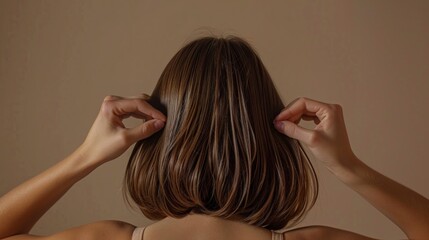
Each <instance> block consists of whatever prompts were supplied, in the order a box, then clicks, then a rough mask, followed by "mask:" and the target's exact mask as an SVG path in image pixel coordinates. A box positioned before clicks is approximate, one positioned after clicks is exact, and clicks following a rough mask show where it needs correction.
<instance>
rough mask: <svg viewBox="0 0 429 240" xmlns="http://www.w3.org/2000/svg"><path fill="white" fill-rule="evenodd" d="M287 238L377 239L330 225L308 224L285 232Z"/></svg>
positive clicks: (295, 239)
mask: <svg viewBox="0 0 429 240" xmlns="http://www.w3.org/2000/svg"><path fill="white" fill-rule="evenodd" d="M284 238H285V239H286V240H314V239H327V240H340V239H341V240H375V239H374V238H370V237H367V236H363V235H360V234H357V233H354V232H350V231H346V230H342V229H338V228H333V227H328V226H321V225H315V226H307V227H301V228H295V229H293V230H289V231H287V232H285V233H284Z"/></svg>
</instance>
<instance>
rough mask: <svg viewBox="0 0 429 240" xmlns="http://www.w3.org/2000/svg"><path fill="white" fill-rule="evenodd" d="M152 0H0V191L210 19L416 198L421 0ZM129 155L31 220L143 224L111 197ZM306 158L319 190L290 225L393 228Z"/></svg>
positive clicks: (389, 235)
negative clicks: (335, 112)
mask: <svg viewBox="0 0 429 240" xmlns="http://www.w3.org/2000/svg"><path fill="white" fill-rule="evenodd" d="M162 2H165V1H105V0H103V1H101V0H100V1H54V0H52V1H1V2H0V34H1V35H0V109H1V113H0V114H1V115H0V131H1V138H0V159H1V160H0V194H4V193H6V192H7V191H8V190H10V189H11V188H12V187H14V186H16V185H17V184H19V183H21V182H22V181H24V180H26V179H28V178H29V177H31V176H34V175H35V174H37V173H39V172H41V171H42V170H44V169H46V168H48V167H49V166H51V165H52V164H54V163H55V162H57V161H60V160H61V159H63V158H64V157H66V156H67V155H68V154H69V153H71V152H72V151H73V150H74V149H75V148H76V147H77V146H79V144H80V143H81V142H82V141H83V139H84V137H85V136H86V133H87V131H88V130H89V128H90V126H91V125H92V122H93V121H94V119H95V117H96V115H97V113H98V110H99V107H100V105H101V102H102V99H103V97H104V96H106V95H108V94H115V95H124V96H128V95H136V94H138V93H140V92H146V93H150V92H151V91H152V89H153V87H154V86H155V83H156V81H157V79H158V77H159V76H160V74H161V71H162V70H163V69H164V67H165V65H166V64H167V62H168V61H169V60H170V58H171V57H172V56H173V54H174V53H176V51H177V50H178V49H179V48H180V47H182V46H183V44H184V42H185V41H187V40H190V39H194V38H196V37H198V36H201V35H204V34H207V32H209V31H212V32H213V33H218V34H224V35H226V34H236V35H238V36H241V37H243V38H245V39H247V40H248V41H249V42H250V43H251V44H252V45H253V46H254V47H255V48H256V50H257V51H258V52H259V54H260V56H261V57H262V60H263V61H264V63H265V64H266V66H267V68H268V70H269V71H270V73H271V75H272V77H273V79H274V81H275V84H276V85H277V86H278V89H279V91H280V92H281V94H282V97H283V99H284V101H285V104H287V103H288V102H289V101H291V100H293V99H295V98H296V97H299V96H307V97H310V98H314V99H318V100H320V101H325V102H330V103H339V104H341V105H342V106H343V108H344V114H345V120H346V124H347V128H348V132H349V137H350V139H351V140H350V141H351V144H352V147H353V149H354V151H355V153H356V155H358V156H359V157H360V158H361V159H363V160H364V161H365V162H366V163H368V164H369V165H370V166H372V167H374V168H375V169H377V170H379V171H381V172H382V173H384V174H385V175H387V176H389V177H391V178H393V179H395V180H397V181H399V182H401V183H403V184H404V185H406V186H409V187H411V188H412V189H414V190H416V191H418V192H420V193H422V194H423V195H424V196H426V197H428V196H429V188H428V187H427V182H428V180H429V178H428V175H427V169H428V167H429V162H428V161H427V140H426V139H427V136H428V135H429V128H428V127H427V121H428V119H429V114H428V112H427V110H428V103H429V95H428V92H429V83H428V76H429V67H428V65H429V64H428V63H429V61H428V59H429V31H428V29H427V27H428V25H429V14H428V12H429V4H428V2H427V1H289V2H286V1H272V2H269V3H268V1H264V3H262V2H263V1H246V2H245V1H226V0H225V1H207V2H203V1H198V0H195V1H189V0H188V1H175V2H173V1H171V2H172V3H168V4H167V3H162ZM207 29H208V30H207ZM135 123H136V121H128V122H127V124H129V126H132V125H133V124H134V125H135ZM307 126H312V125H311V124H308V125H307ZM130 153H131V151H130V149H129V150H128V151H127V152H126V153H125V154H124V155H123V156H121V157H120V158H119V159H117V160H116V161H114V162H111V163H109V164H106V165H104V166H102V167H100V168H99V169H97V170H96V171H95V172H93V173H92V174H91V175H90V176H88V177H87V178H86V179H84V180H83V181H81V182H79V183H78V184H76V185H75V186H74V187H73V188H72V189H71V190H70V191H69V192H68V193H67V194H66V195H65V196H64V197H63V198H62V199H61V200H60V201H59V202H58V203H57V204H56V205H55V206H54V207H52V208H51V210H50V211H49V212H48V213H47V214H46V215H45V216H44V217H43V218H42V219H41V220H40V221H39V222H38V223H37V224H36V226H35V228H34V232H35V233H43V234H48V233H53V232H55V231H60V230H62V229H65V228H69V227H72V226H75V225H80V224H84V223H88V222H92V221H96V220H101V219H119V220H124V221H129V222H131V223H133V224H136V225H145V224H149V223H151V221H149V220H147V219H145V218H144V217H143V216H141V215H140V214H139V213H137V212H132V211H131V210H130V209H128V208H127V207H126V205H125V203H124V201H123V199H122V195H121V183H122V177H123V174H124V170H125V164H126V161H127V159H128V156H129V154H130ZM315 165H316V168H317V172H318V173H319V176H320V181H321V183H320V187H321V193H320V198H319V201H318V203H317V205H316V207H315V208H314V209H313V210H312V211H311V212H310V214H309V216H308V218H307V219H306V220H305V221H304V222H303V223H302V224H301V225H308V224H322V225H329V226H334V227H339V228H344V229H347V230H351V231H356V232H360V233H363V234H367V235H368V236H372V237H376V238H384V239H400V238H404V237H405V235H403V234H402V233H401V231H400V230H399V228H397V227H396V226H395V225H394V224H392V223H391V222H390V221H389V220H388V219H387V218H385V217H384V216H383V215H381V214H380V213H379V212H377V211H376V210H375V209H374V208H373V207H372V206H371V205H369V204H368V203H367V202H365V201H364V200H362V199H361V198H360V197H359V196H358V195H357V194H356V193H354V192H352V191H351V190H349V189H348V188H347V187H346V186H344V185H343V184H342V183H340V182H339V181H337V180H336V179H334V177H333V176H332V175H330V174H329V173H328V172H327V171H326V170H325V169H324V168H323V167H322V166H320V165H319V164H317V163H315Z"/></svg>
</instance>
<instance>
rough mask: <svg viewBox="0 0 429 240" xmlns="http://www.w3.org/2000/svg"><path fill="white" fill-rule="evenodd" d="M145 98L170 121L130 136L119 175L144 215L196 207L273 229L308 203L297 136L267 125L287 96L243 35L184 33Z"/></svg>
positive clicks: (313, 188) (311, 184)
mask: <svg viewBox="0 0 429 240" xmlns="http://www.w3.org/2000/svg"><path fill="white" fill-rule="evenodd" d="M148 102H149V103H150V104H152V105H153V106H154V107H156V108H158V109H159V110H160V111H162V112H163V113H164V114H165V115H166V116H167V122H166V125H165V127H164V129H162V130H161V131H159V132H157V133H155V134H154V135H152V136H151V137H149V138H147V139H144V140H141V141H138V142H137V143H136V144H135V146H134V149H133V151H132V154H131V157H130V159H129V162H128V166H127V169H126V174H125V181H124V185H125V188H124V193H125V194H126V197H127V201H128V202H130V199H131V200H132V201H133V202H134V203H135V204H136V205H137V206H138V207H139V209H140V210H141V211H142V213H143V214H144V215H145V216H146V217H147V218H149V219H151V220H159V219H162V218H165V217H167V216H171V217H176V218H181V217H184V216H186V215H187V214H189V213H197V214H206V215H210V216H216V217H221V218H225V219H234V220H240V221H243V222H246V223H248V224H252V225H256V226H260V227H264V228H267V229H271V230H279V229H282V228H285V227H290V226H291V225H294V224H296V223H298V222H299V221H300V220H302V218H303V217H304V216H305V214H306V213H307V212H308V210H309V209H310V208H311V207H312V206H313V205H314V203H315V201H316V199H317V195H318V181H317V177H316V174H315V171H314V169H313V166H312V165H311V163H310V161H309V159H308V156H307V154H306V153H305V151H304V149H303V148H302V146H301V144H300V142H299V141H297V140H295V139H292V138H289V137H288V136H286V135H284V134H281V133H279V132H278V131H277V130H276V129H275V128H274V126H273V119H274V117H275V116H276V115H277V114H278V113H279V112H280V111H281V110H282V109H283V108H284V104H283V103H282V100H281V98H280V96H279V94H278V93H277V91H276V88H275V86H274V84H273V82H272V80H271V77H270V75H269V74H268V72H267V70H266V68H265V67H264V65H263V63H262V61H261V59H260V57H259V56H258V55H257V53H256V52H255V50H253V49H252V47H251V46H250V45H249V43H247V42H246V41H245V40H243V39H241V38H239V37H235V36H228V37H226V38H223V37H222V38H217V37H202V38H199V39H196V40H193V41H191V42H189V43H188V44H186V45H185V46H184V47H183V48H182V49H180V50H179V52H177V53H176V54H175V55H174V57H173V58H172V59H171V60H170V62H169V63H168V64H167V66H166V67H165V69H164V71H163V72H162V74H161V76H160V78H159V80H158V83H157V85H156V87H155V89H154V90H153V92H152V94H151V98H150V99H149V100H148Z"/></svg>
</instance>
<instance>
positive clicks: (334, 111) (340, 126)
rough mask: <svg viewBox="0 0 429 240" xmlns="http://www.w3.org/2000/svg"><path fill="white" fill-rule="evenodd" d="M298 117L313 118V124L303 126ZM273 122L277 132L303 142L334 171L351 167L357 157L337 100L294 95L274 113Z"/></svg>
mask: <svg viewBox="0 0 429 240" xmlns="http://www.w3.org/2000/svg"><path fill="white" fill-rule="evenodd" d="M301 119H303V120H313V121H314V123H315V124H316V126H315V127H314V129H306V128H303V127H301V126H299V125H298V123H299V122H300V120H301ZM274 125H275V127H276V129H277V130H278V131H279V132H281V133H283V134H285V135H287V136H289V137H291V138H294V139H297V140H299V141H301V142H303V143H304V144H305V145H306V146H307V147H308V149H309V150H310V151H311V152H312V154H313V155H314V156H315V157H316V158H317V159H318V160H320V161H321V162H323V163H324V165H325V166H326V167H327V168H328V169H329V170H331V171H332V172H334V173H336V172H337V171H341V170H346V169H351V168H352V165H353V164H355V163H356V162H357V161H359V160H358V159H357V157H356V156H355V155H354V153H353V151H352V149H351V146H350V142H349V139H348V135H347V130H346V126H345V123H344V118H343V112H342V108H341V106H340V105H338V104H328V103H323V102H319V101H316V100H313V99H309V98H305V97H301V98H297V99H295V100H294V101H292V102H291V103H290V104H289V105H288V106H287V107H285V108H284V109H283V110H282V111H281V112H280V113H279V114H278V115H277V117H276V118H275V119H274Z"/></svg>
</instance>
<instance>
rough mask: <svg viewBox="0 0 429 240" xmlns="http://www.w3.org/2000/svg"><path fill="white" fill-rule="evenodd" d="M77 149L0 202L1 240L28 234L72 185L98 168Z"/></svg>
mask: <svg viewBox="0 0 429 240" xmlns="http://www.w3.org/2000/svg"><path fill="white" fill-rule="evenodd" d="M79 149H80V148H78V149H77V150H76V151H74V152H73V153H72V154H70V155H69V156H68V157H66V158H65V159H64V160H62V161H60V162H58V163H56V164H55V165H54V166H52V167H50V168H49V169H47V170H45V171H44V172H42V173H41V174H39V175H37V176H35V177H33V178H31V179H29V180H27V181H26V182H24V183H22V184H21V185H19V186H17V187H15V188H14V189H12V190H11V191H10V192H8V193H6V194H5V195H4V196H2V197H1V198H0V222H1V224H0V239H3V238H5V237H7V236H11V235H15V234H20V233H28V232H29V231H30V229H31V228H32V227H33V225H34V224H35V223H36V222H37V220H39V219H40V217H41V216H42V215H43V214H44V213H45V212H46V211H47V210H48V209H49V208H50V207H51V206H52V205H53V204H54V203H55V202H56V201H58V199H60V198H61V197H62V196H63V195H64V194H65V193H66V192H67V190H69V189H70V187H72V186H73V184H75V183H76V182H78V181H79V180H80V179H82V178H83V177H85V176H86V175H87V174H89V173H90V172H91V171H92V170H94V169H95V168H96V167H97V166H96V165H95V164H90V162H89V161H88V159H85V156H84V155H83V154H82V152H81V151H79Z"/></svg>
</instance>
